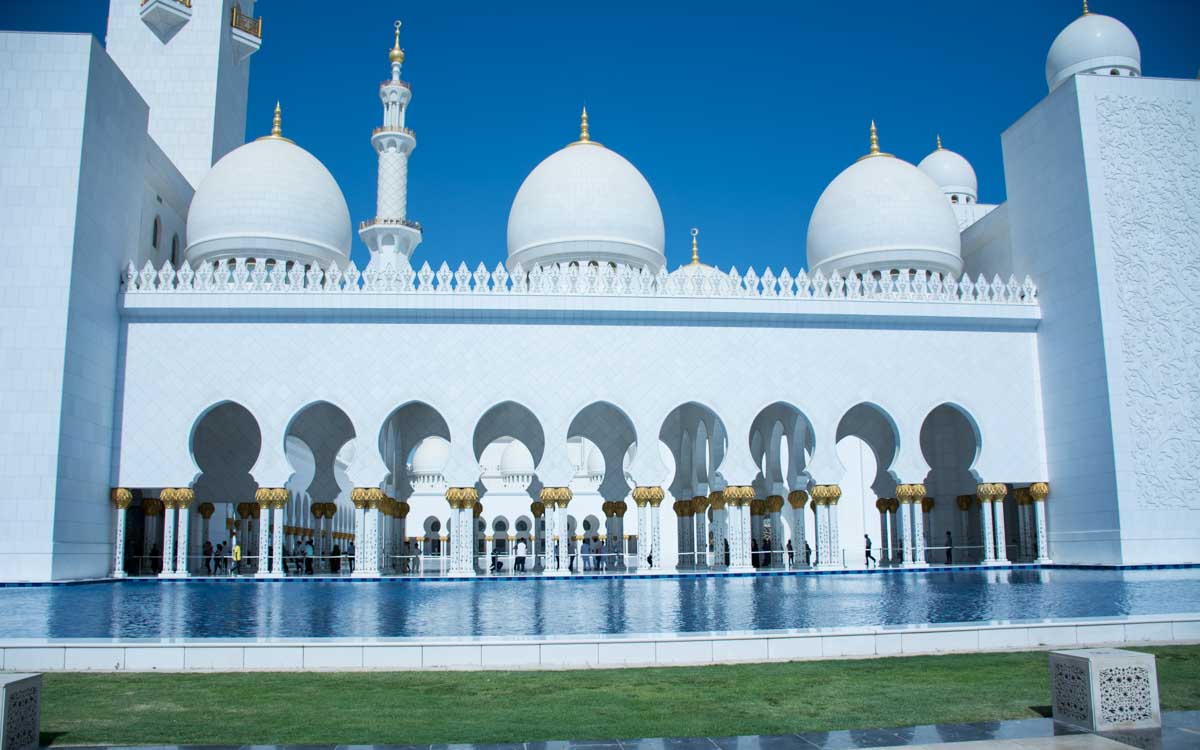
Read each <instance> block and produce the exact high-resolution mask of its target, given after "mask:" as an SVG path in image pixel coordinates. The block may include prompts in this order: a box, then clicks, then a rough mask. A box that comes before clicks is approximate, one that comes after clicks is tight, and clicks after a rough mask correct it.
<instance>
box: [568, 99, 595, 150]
mask: <svg viewBox="0 0 1200 750" xmlns="http://www.w3.org/2000/svg"><path fill="white" fill-rule="evenodd" d="M586 143H591V144H595V145H597V146H599V145H600V144H599V143H596V142H595V141H593V140H592V136H591V135H590V134H589V133H588V116H587V107H584V108H583V114H582V115H580V117H579V140H577V141H575V142H574V143H571V144H570V145H572V146H579V145H582V144H586Z"/></svg>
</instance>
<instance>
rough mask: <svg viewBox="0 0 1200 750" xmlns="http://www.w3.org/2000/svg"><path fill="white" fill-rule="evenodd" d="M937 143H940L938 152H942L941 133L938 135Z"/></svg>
mask: <svg viewBox="0 0 1200 750" xmlns="http://www.w3.org/2000/svg"><path fill="white" fill-rule="evenodd" d="M937 143H938V147H937V150H938V151H941V150H942V134H941V133H938V137H937Z"/></svg>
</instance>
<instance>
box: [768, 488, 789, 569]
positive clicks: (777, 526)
mask: <svg viewBox="0 0 1200 750" xmlns="http://www.w3.org/2000/svg"><path fill="white" fill-rule="evenodd" d="M780 501H782V498H780ZM774 507H776V506H770V508H774ZM770 508H768V511H769V512H770V514H771V550H770V555H771V557H770V563H769V564H770V565H771V566H772V567H774V565H775V563H776V561H779V562H781V563H783V565H781V567H785V568H786V567H787V557H786V555H784V553H783V517H782V515H781V514H780V510H779V509H776V510H771V509H770ZM792 546H793V547H794V546H795V545H792ZM781 556H782V557H781Z"/></svg>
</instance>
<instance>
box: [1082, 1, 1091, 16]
mask: <svg viewBox="0 0 1200 750" xmlns="http://www.w3.org/2000/svg"><path fill="white" fill-rule="evenodd" d="M1090 12H1091V11H1089V10H1088V7H1087V0H1083V15H1085V16H1086V15H1087V14H1088V13H1090Z"/></svg>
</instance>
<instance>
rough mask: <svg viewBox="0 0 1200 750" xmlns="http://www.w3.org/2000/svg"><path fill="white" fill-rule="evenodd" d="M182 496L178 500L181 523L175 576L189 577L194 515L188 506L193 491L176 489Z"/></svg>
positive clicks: (178, 519) (190, 502)
mask: <svg viewBox="0 0 1200 750" xmlns="http://www.w3.org/2000/svg"><path fill="white" fill-rule="evenodd" d="M176 492H177V493H178V494H179V495H181V497H180V498H179V499H178V500H177V501H176V502H177V504H178V505H179V510H178V517H177V522H178V524H179V534H178V541H177V542H176V553H175V576H176V577H177V578H187V577H188V575H189V573H188V536H189V534H190V532H191V526H192V523H191V522H192V517H191V514H190V513H189V512H188V508H189V507H190V506H191V504H192V497H193V495H192V491H191V490H190V489H182V490H176Z"/></svg>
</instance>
